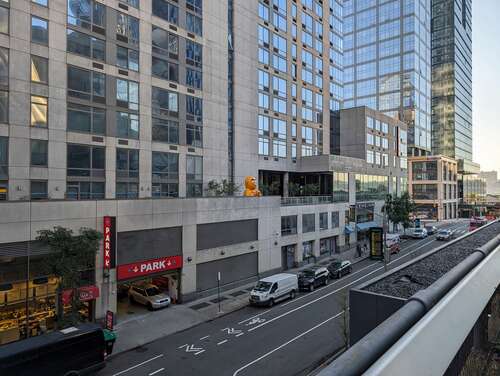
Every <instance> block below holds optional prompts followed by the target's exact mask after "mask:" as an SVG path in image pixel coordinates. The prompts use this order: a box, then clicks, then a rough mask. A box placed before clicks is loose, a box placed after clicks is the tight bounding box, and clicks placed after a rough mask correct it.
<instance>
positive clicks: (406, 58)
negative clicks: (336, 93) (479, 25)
mask: <svg viewBox="0 0 500 376" xmlns="http://www.w3.org/2000/svg"><path fill="white" fill-rule="evenodd" d="M430 2H431V0H393V1H382V0H346V1H344V108H350V107H355V106H363V105H365V106H368V107H371V108H374V109H376V110H379V111H382V112H384V113H386V114H388V115H390V116H393V117H396V118H399V119H401V120H403V121H405V122H406V123H407V124H408V143H409V146H410V150H409V154H411V155H426V154H429V153H430V151H431V100H430V96H431V65H430V60H431V59H430V56H431V52H430V43H431V31H430V21H431V13H430V12H431V7H430Z"/></svg>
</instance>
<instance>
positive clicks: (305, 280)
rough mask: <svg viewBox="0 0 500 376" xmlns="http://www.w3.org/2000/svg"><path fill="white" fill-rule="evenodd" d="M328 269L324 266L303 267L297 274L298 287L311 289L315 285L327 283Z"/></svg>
mask: <svg viewBox="0 0 500 376" xmlns="http://www.w3.org/2000/svg"><path fill="white" fill-rule="evenodd" d="M328 274H329V273H328V269H327V268H325V267H318V268H310V269H304V270H303V271H302V272H301V273H300V274H299V289H301V290H309V291H313V290H314V288H315V287H318V286H321V285H324V286H326V285H327V284H328Z"/></svg>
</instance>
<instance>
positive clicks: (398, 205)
mask: <svg viewBox="0 0 500 376" xmlns="http://www.w3.org/2000/svg"><path fill="white" fill-rule="evenodd" d="M414 210H415V203H414V202H413V201H412V200H411V198H410V195H409V194H408V192H405V193H403V194H402V195H401V196H400V197H397V196H392V195H390V194H389V195H387V196H386V199H385V205H384V211H385V213H386V214H387V216H388V218H389V220H390V221H391V222H392V223H393V225H394V226H395V227H397V226H398V224H400V223H401V224H402V225H403V227H404V228H405V229H406V228H408V227H410V224H411V222H410V214H411V213H412V212H413V211H414Z"/></svg>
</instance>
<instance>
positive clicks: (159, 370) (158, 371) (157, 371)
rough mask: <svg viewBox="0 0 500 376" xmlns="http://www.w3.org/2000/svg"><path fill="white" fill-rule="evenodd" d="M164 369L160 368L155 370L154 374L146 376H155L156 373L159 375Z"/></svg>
mask: <svg viewBox="0 0 500 376" xmlns="http://www.w3.org/2000/svg"><path fill="white" fill-rule="evenodd" d="M164 369H165V368H160V369H157V370H156V371H154V372H151V373H150V374H149V375H148V376H153V375H156V374H157V373H160V372H161V371H163V370H164Z"/></svg>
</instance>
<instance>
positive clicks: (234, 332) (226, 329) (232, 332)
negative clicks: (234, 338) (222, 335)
mask: <svg viewBox="0 0 500 376" xmlns="http://www.w3.org/2000/svg"><path fill="white" fill-rule="evenodd" d="M221 332H227V334H238V333H241V330H238V329H234V328H224V329H221Z"/></svg>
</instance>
